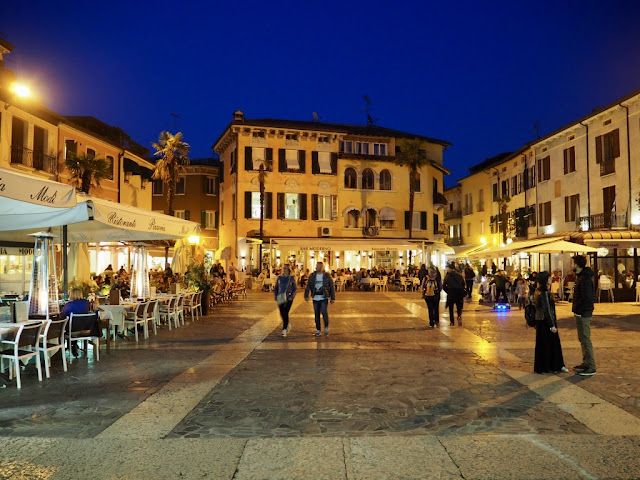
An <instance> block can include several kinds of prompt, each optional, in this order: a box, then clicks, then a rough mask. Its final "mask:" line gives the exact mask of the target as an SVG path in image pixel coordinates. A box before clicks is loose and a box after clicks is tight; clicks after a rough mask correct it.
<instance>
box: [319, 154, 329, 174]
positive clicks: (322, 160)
mask: <svg viewBox="0 0 640 480" xmlns="http://www.w3.org/2000/svg"><path fill="white" fill-rule="evenodd" d="M318 167H319V168H320V173H331V153H330V152H318Z"/></svg>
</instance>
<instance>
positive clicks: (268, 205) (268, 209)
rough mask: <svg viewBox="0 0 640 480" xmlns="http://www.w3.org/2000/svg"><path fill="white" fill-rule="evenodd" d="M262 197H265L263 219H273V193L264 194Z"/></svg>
mask: <svg viewBox="0 0 640 480" xmlns="http://www.w3.org/2000/svg"><path fill="white" fill-rule="evenodd" d="M264 195H265V197H264V200H265V202H264V203H265V208H264V211H265V214H264V218H273V193H271V192H265V193H264Z"/></svg>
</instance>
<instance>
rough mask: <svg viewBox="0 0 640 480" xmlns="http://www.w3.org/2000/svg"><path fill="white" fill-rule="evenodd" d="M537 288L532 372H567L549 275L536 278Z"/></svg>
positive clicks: (545, 273) (542, 274)
mask: <svg viewBox="0 0 640 480" xmlns="http://www.w3.org/2000/svg"><path fill="white" fill-rule="evenodd" d="M536 283H537V284H538V288H536V292H535V294H534V300H533V301H534V305H535V307H536V350H535V358H534V363H533V371H534V372H536V373H549V372H551V373H558V372H565V373H566V372H568V370H567V368H566V367H565V366H564V359H563V358H562V345H560V335H559V334H558V322H557V320H556V305H555V302H554V301H553V298H552V297H551V295H549V273H548V272H540V273H539V274H538V275H537V276H536Z"/></svg>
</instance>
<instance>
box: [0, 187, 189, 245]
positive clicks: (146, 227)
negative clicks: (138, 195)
mask: <svg viewBox="0 0 640 480" xmlns="http://www.w3.org/2000/svg"><path fill="white" fill-rule="evenodd" d="M9 201H10V200H8V199H5V198H2V197H0V231H1V232H2V233H0V240H9V241H17V242H28V243H32V241H33V239H32V238H31V237H28V234H30V233H33V232H35V231H37V230H42V229H48V228H52V229H53V230H54V233H55V234H56V235H58V238H57V239H56V242H60V241H62V234H61V231H60V230H61V227H62V226H63V225H67V226H68V227H67V236H68V241H69V242H70V243H78V242H107V241H124V242H127V241H139V240H168V239H172V238H184V237H189V236H192V235H198V234H199V233H200V225H199V224H197V223H195V222H190V221H187V220H182V219H179V218H175V217H171V216H169V215H164V214H161V213H156V212H152V211H150V210H144V209H142V208H137V207H132V206H130V205H123V204H121V203H116V202H111V201H109V200H103V199H100V198H94V197H91V196H88V195H84V194H78V196H77V204H76V206H74V207H72V208H50V207H43V206H36V205H33V204H30V203H26V202H20V201H17V200H15V201H13V202H14V204H12V207H13V208H14V209H13V210H11V211H7V205H8V203H7V202H9Z"/></svg>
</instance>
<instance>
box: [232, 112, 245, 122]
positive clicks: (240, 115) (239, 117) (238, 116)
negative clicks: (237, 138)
mask: <svg viewBox="0 0 640 480" xmlns="http://www.w3.org/2000/svg"><path fill="white" fill-rule="evenodd" d="M233 120H234V121H235V122H244V112H243V111H242V110H236V111H235V112H234V113H233Z"/></svg>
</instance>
